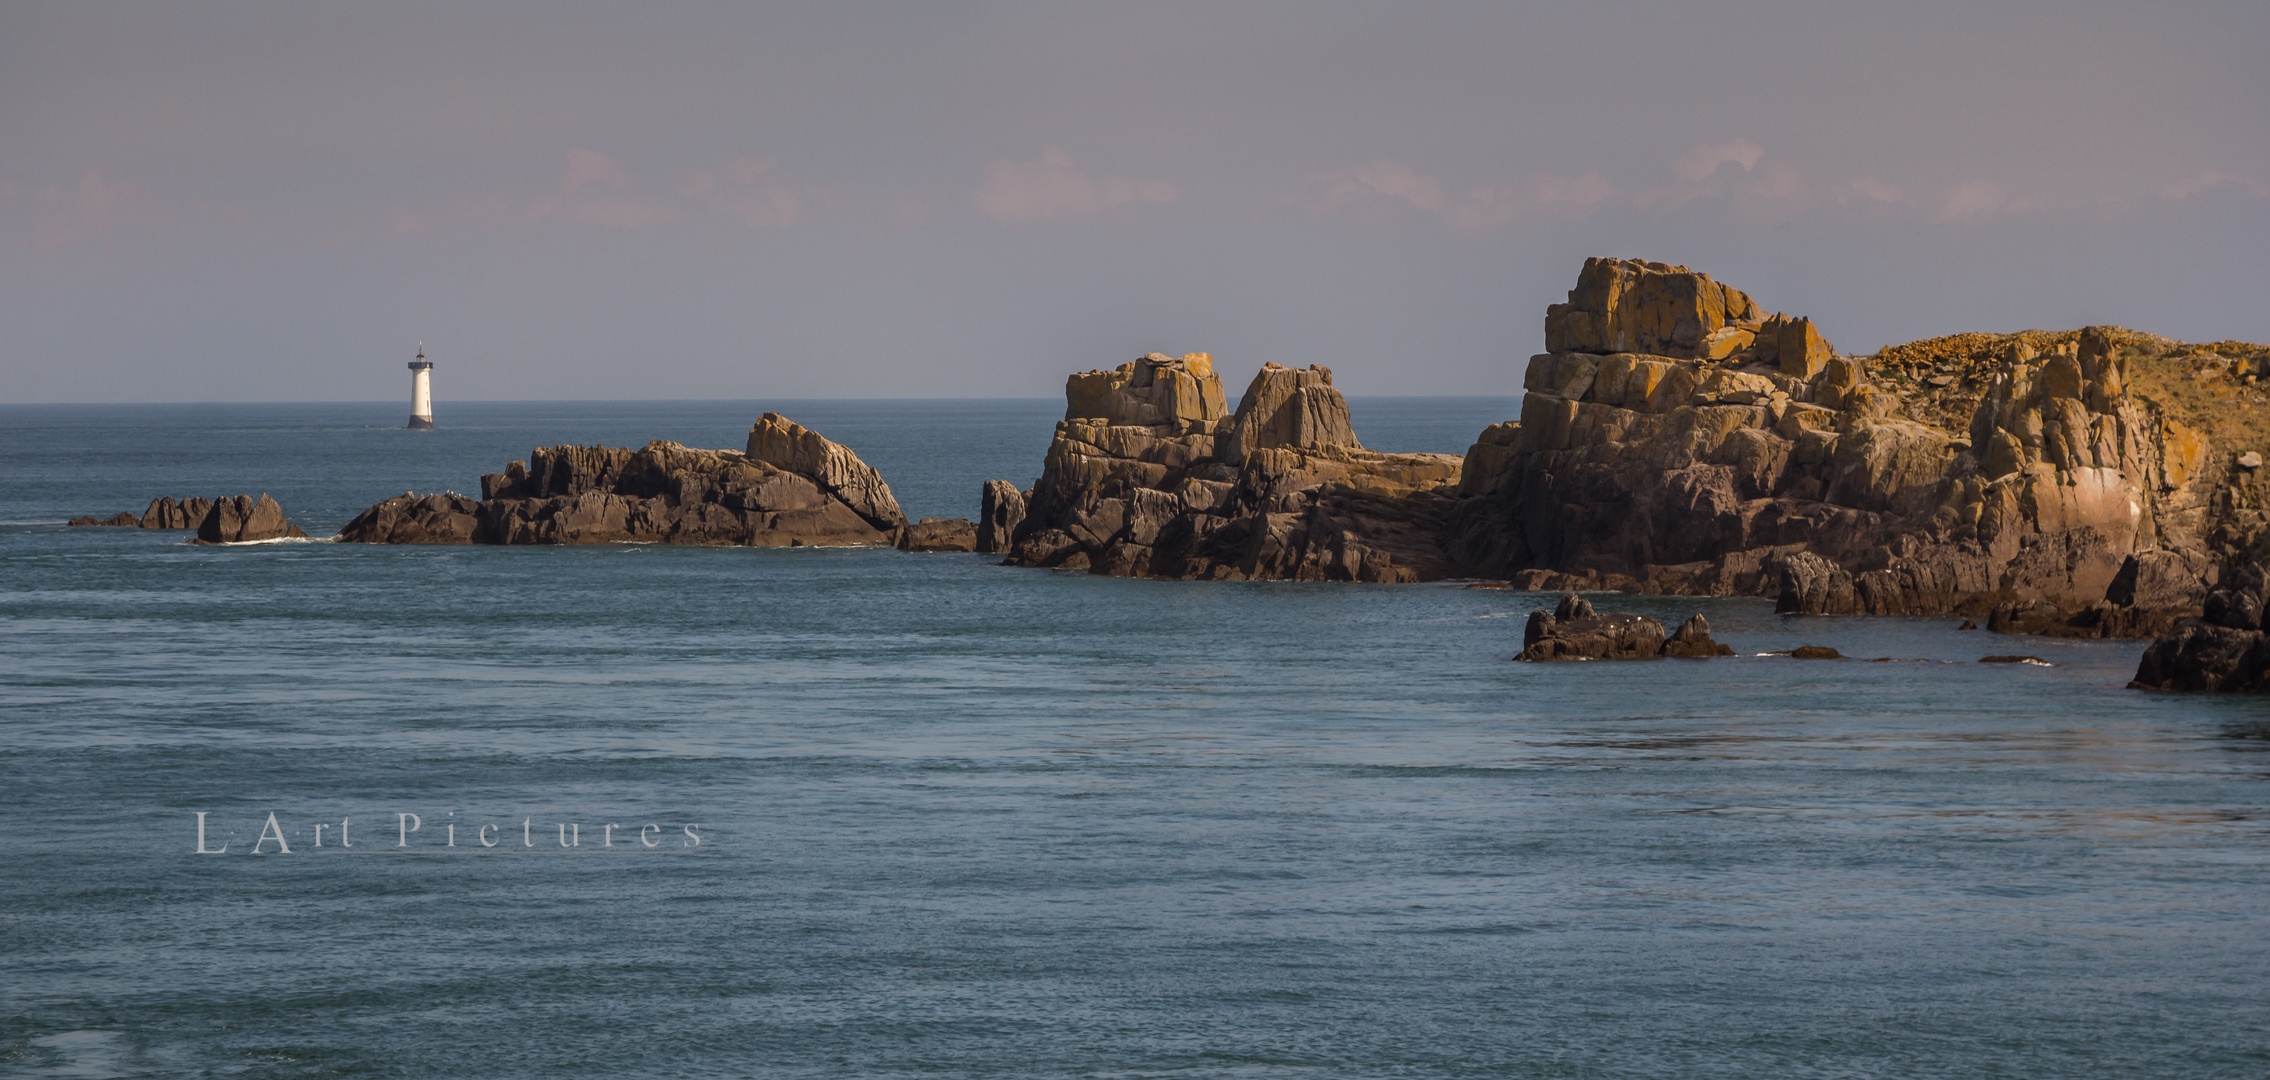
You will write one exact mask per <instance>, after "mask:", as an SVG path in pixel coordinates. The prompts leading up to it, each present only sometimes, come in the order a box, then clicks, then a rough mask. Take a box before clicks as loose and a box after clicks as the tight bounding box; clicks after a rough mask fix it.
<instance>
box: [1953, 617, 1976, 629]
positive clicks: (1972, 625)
mask: <svg viewBox="0 0 2270 1080" xmlns="http://www.w3.org/2000/svg"><path fill="white" fill-rule="evenodd" d="M1955 629H1957V630H1976V629H1978V624H1977V623H1975V622H1973V621H1971V620H1969V619H1964V620H1963V624H1962V625H1961V626H1958V627H1956V628H1955Z"/></svg>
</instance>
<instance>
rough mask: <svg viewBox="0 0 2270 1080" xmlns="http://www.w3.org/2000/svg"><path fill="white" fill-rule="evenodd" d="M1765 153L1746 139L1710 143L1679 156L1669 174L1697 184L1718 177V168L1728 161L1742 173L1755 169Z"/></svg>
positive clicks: (1761, 148)
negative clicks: (1738, 167) (1740, 169)
mask: <svg viewBox="0 0 2270 1080" xmlns="http://www.w3.org/2000/svg"><path fill="white" fill-rule="evenodd" d="M1765 153H1766V152H1765V149H1764V148H1763V147H1760V146H1759V145H1758V144H1756V143H1754V142H1751V141H1750V140H1748V139H1736V140H1734V141H1733V142H1723V143H1712V144H1710V145H1708V146H1698V147H1695V148H1694V149H1692V150H1689V151H1687V152H1686V153H1684V154H1682V155H1680V156H1679V160H1678V161H1676V162H1673V163H1672V165H1671V172H1672V174H1673V175H1675V176H1677V177H1678V178H1679V179H1681V180H1687V181H1692V182H1698V183H1699V182H1701V181H1704V180H1708V179H1710V178H1711V177H1713V176H1716V175H1718V167H1719V166H1721V165H1724V164H1726V163H1727V162H1730V161H1731V162H1733V163H1734V164H1736V165H1740V166H1741V167H1742V171H1743V172H1749V171H1750V170H1751V169H1754V168H1756V167H1757V164H1758V159H1759V158H1761V157H1764V156H1765Z"/></svg>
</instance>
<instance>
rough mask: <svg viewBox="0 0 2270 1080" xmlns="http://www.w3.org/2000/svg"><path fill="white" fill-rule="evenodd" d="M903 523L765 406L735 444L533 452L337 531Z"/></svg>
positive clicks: (881, 533)
mask: <svg viewBox="0 0 2270 1080" xmlns="http://www.w3.org/2000/svg"><path fill="white" fill-rule="evenodd" d="M906 527H907V521H906V515H905V514H904V513H902V512H901V511H900V510H899V505H898V500H897V499H895V498H894V497H892V495H891V489H890V485H888V484H886V483H884V482H883V478H882V476H881V475H880V474H878V473H876V472H875V470H874V469H872V468H869V467H868V466H867V464H866V463H865V462H863V461H861V460H859V456H858V455H857V454H855V453H853V452H852V451H851V450H850V448H848V447H845V446H842V445H840V444H837V443H833V442H830V441H828V440H827V439H825V438H822V437H821V436H820V435H819V434H817V433H816V432H812V431H810V430H808V429H806V428H804V427H802V426H801V425H798V424H796V423H794V422H793V421H790V420H789V419H787V418H786V417H783V416H781V415H779V414H777V413H766V414H765V415H764V417H763V418H762V419H760V420H759V421H758V422H757V424H756V425H755V426H754V427H752V428H751V429H750V432H749V442H748V448H747V449H746V450H741V451H736V450H699V449H694V448H691V447H686V446H681V445H679V444H677V443H673V442H662V441H656V442H652V443H648V444H647V445H646V446H644V447H642V448H640V449H637V450H628V449H622V448H610V447H603V446H553V447H542V448H538V449H536V450H534V451H532V452H531V453H530V454H529V460H528V462H527V463H522V462H518V461H516V462H513V463H512V464H510V465H508V466H506V468H505V471H504V472H502V473H491V474H489V475H486V476H483V477H482V478H481V498H480V500H478V501H475V500H473V499H471V498H468V497H466V496H463V495H458V494H455V493H446V494H434V495H426V496H423V497H420V496H418V495H416V494H414V493H408V492H405V493H404V494H402V495H399V496H396V497H395V498H392V499H388V500H386V501H384V502H381V503H379V504H377V505H375V506H372V507H371V508H370V509H368V510H365V511H363V512H362V513H361V514H360V515H357V516H356V518H355V519H354V520H353V521H350V522H348V523H347V526H346V527H345V528H343V529H341V530H340V531H339V537H338V538H339V539H340V540H342V541H346V542H350V543H369V544H604V543H613V542H621V541H635V542H655V543H667V544H708V545H726V544H739V545H749V546H757V547H790V546H810V545H888V544H893V543H896V542H897V541H898V539H899V537H900V535H901V531H902V530H903V529H905V528H906ZM931 533H933V534H939V533H941V530H940V529H939V528H937V527H936V526H933V527H932V529H931ZM973 542H974V541H973Z"/></svg>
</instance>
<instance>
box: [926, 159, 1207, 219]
mask: <svg viewBox="0 0 2270 1080" xmlns="http://www.w3.org/2000/svg"><path fill="white" fill-rule="evenodd" d="M1174 196H1175V192H1174V185H1172V184H1169V183H1167V182H1166V181H1164V180H1146V181H1142V182H1140V183H1138V182H1136V181H1132V180H1125V179H1121V178H1120V177H1116V176H1106V177H1101V178H1095V177H1090V176H1089V175H1088V174H1086V173H1084V172H1081V171H1080V169H1079V167H1078V166H1076V165H1074V164H1072V158H1071V157H1070V156H1069V155H1067V154H1065V153H1064V151H1062V150H1050V151H1048V152H1047V153H1045V154H1042V155H1041V156H1040V157H1039V158H1038V159H1037V160H1034V161H1029V162H1024V163H1018V162H1014V161H1009V160H1007V159H1006V158H995V159H993V162H992V164H990V165H988V166H986V169H985V182H984V183H983V184H980V185H978V187H977V190H975V191H973V192H971V193H970V200H971V201H972V202H974V203H975V204H976V205H977V208H978V210H979V211H980V212H981V213H983V214H984V215H985V216H987V217H989V218H992V219H993V220H995V221H998V222H1001V223H1002V224H1005V225H1035V224H1039V223H1042V222H1049V221H1083V220H1086V219H1088V218H1091V217H1094V216H1095V215H1097V214H1099V213H1101V212H1103V211H1105V210H1109V209H1111V208H1113V207H1116V206H1126V205H1129V204H1131V203H1166V202H1173V201H1174Z"/></svg>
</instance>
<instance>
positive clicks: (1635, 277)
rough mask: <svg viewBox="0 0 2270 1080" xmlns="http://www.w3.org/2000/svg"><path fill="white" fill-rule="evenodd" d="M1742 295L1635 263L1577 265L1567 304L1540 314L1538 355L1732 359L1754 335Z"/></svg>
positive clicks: (1753, 316) (1703, 279)
mask: <svg viewBox="0 0 2270 1080" xmlns="http://www.w3.org/2000/svg"><path fill="white" fill-rule="evenodd" d="M1759 325H1760V324H1759V313H1758V310H1757V305H1756V304H1754V303H1752V302H1751V301H1750V298H1749V296H1748V295H1747V294H1745V293H1743V292H1742V291H1741V290H1739V289H1735V288H1732V287H1730V286H1727V285H1722V284H1720V283H1718V282H1715V281H1712V280H1711V279H1710V275H1708V274H1704V273H1698V272H1696V271H1693V270H1689V269H1687V268H1686V267H1684V266H1669V265H1666V264H1663V263H1658V262H1646V261H1643V260H1639V259H1602V258H1593V259H1586V260H1585V261H1584V272H1583V273H1582V274H1580V275H1578V277H1577V282H1576V288H1574V289H1571V290H1569V300H1568V303H1566V304H1554V305H1552V306H1551V307H1549V308H1546V309H1545V351H1547V352H1555V353H1558V352H1588V353H1621V352H1628V353H1646V354H1650V355H1655V356H1668V357H1672V358H1675V359H1692V358H1695V357H1698V356H1702V357H1709V356H1712V355H1713V354H1714V353H1715V355H1716V356H1717V357H1720V358H1723V357H1726V356H1731V355H1733V354H1734V353H1735V352H1738V351H1740V350H1741V349H1742V348H1743V347H1745V346H1746V345H1747V344H1748V342H1747V341H1746V340H1743V338H1742V335H1741V334H1740V333H1736V334H1727V333H1724V331H1726V330H1727V329H1728V328H1729V327H1731V328H1733V329H1735V330H1737V331H1749V332H1754V331H1756V330H1757V328H1758V326H1759Z"/></svg>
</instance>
